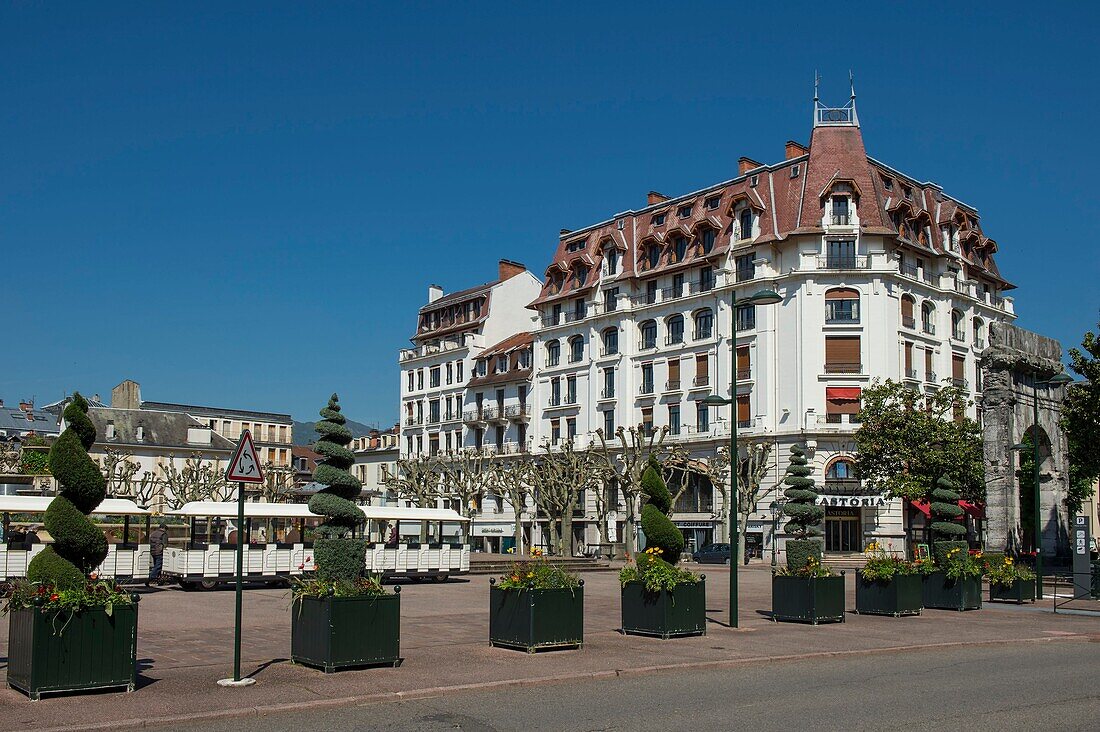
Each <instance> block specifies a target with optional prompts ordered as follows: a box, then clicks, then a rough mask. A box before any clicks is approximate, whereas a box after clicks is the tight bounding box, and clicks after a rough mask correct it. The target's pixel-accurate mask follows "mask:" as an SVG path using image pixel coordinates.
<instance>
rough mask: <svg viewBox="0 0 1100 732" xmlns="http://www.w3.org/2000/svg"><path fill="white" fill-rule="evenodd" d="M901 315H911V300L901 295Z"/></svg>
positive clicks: (906, 316)
mask: <svg viewBox="0 0 1100 732" xmlns="http://www.w3.org/2000/svg"><path fill="white" fill-rule="evenodd" d="M901 317H903V318H912V317H913V300H912V299H911V298H908V297H903V298H902V299H901Z"/></svg>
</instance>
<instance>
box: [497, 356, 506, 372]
mask: <svg viewBox="0 0 1100 732" xmlns="http://www.w3.org/2000/svg"><path fill="white" fill-rule="evenodd" d="M507 370H508V357H507V356H497V373H498V374H502V373H504V372H505V371H507Z"/></svg>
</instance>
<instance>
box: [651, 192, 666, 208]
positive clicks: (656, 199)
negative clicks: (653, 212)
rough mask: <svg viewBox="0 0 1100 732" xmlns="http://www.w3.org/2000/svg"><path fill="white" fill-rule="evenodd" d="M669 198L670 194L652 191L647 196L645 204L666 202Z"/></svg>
mask: <svg viewBox="0 0 1100 732" xmlns="http://www.w3.org/2000/svg"><path fill="white" fill-rule="evenodd" d="M667 200H668V196H666V195H665V194H663V193H658V192H657V191H650V192H649V195H648V196H646V198H645V205H647V206H652V205H653V204H655V203H664V202H665V201H667Z"/></svg>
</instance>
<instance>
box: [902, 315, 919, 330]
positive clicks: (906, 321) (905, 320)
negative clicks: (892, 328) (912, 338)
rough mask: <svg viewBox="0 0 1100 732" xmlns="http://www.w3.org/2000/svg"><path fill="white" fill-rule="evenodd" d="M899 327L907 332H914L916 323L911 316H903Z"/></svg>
mask: <svg viewBox="0 0 1100 732" xmlns="http://www.w3.org/2000/svg"><path fill="white" fill-rule="evenodd" d="M901 326H902V327H903V328H908V329H909V330H916V329H917V321H916V319H915V318H914V317H913V316H912V315H903V316H901Z"/></svg>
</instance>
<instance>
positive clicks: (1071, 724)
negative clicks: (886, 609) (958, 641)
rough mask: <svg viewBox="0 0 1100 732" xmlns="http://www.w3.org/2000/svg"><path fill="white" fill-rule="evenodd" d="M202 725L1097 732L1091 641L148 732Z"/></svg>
mask: <svg viewBox="0 0 1100 732" xmlns="http://www.w3.org/2000/svg"><path fill="white" fill-rule="evenodd" d="M821 632H828V631H827V629H823V630H822V631H821ZM669 642H670V643H671V642H673V641H669ZM214 727H217V728H219V729H232V730H234V732H280V731H282V730H288V731H289V730H293V731H294V732H301V730H318V729H333V730H390V731H402V732H403V731H405V730H408V731H410V732H411V731H413V730H416V731H417V732H434V731H437V730H462V731H464V732H489V731H490V730H555V731H556V730H583V731H585V732H589V731H592V730H624V731H626V730H629V731H631V732H637V731H638V730H692V732H700V731H702V730H736V729H751V730H753V731H754V732H759V731H763V730H799V729H815V730H914V729H920V730H937V729H966V730H968V732H974V731H976V730H996V732H1004V730H1009V729H1041V728H1049V729H1052V730H1054V729H1056V730H1058V732H1068V731H1069V730H1096V729H1100V643H1095V642H1093V643H1086V642H1055V643H1043V644H1034V643H1030V644H1020V645H1011V646H998V647H969V648H966V647H963V648H954V649H950V650H936V651H919V652H906V653H879V654H872V655H865V656H846V657H843V658H829V659H817V660H812V661H800V662H781V663H769V664H763V665H760V666H755V667H739V668H734V669H724V670H717V671H696V672H676V673H659V674H653V675H647V676H637V677H623V678H618V679H609V680H599V681H590V682H587V683H584V682H581V683H577V682H570V683H561V684H547V685H544V686H540V687H524V688H513V689H503V690H497V691H492V692H487V693H485V692H478V693H459V694H452V695H448V696H446V697H440V698H432V699H426V700H418V701H407V702H391V703H381V704H368V705H362V706H357V707H348V708H326V709H313V710H308V711H303V712H292V713H283V714H277V715H270V716H264V717H259V718H244V719H233V720H221V721H218V722H217V723H214V724H212V723H211V722H209V721H206V722H204V723H202V724H195V725H184V726H174V727H171V728H164V727H162V728H159V729H173V730H181V731H184V730H200V729H201V730H204V732H209V730H210V729H212V728H214Z"/></svg>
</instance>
